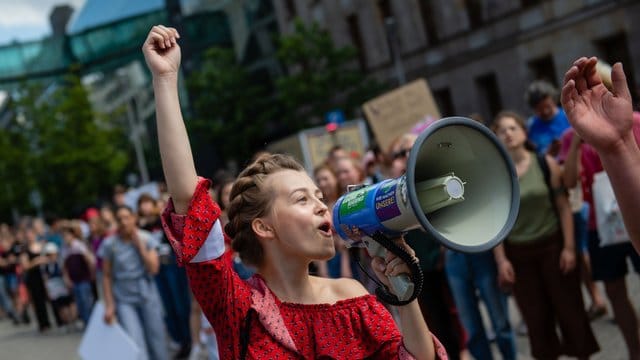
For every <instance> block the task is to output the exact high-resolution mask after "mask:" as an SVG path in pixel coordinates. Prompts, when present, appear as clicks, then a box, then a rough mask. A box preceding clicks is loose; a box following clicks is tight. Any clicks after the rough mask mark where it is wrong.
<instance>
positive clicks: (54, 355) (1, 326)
mask: <svg viewBox="0 0 640 360" xmlns="http://www.w3.org/2000/svg"><path fill="white" fill-rule="evenodd" d="M627 284H628V286H629V293H630V294H631V297H632V300H633V303H634V304H635V306H636V310H637V311H638V312H640V279H639V277H638V275H637V274H633V275H630V276H627ZM512 314H513V323H514V324H517V323H518V321H519V320H518V316H517V312H516V311H515V308H514V311H512ZM593 327H594V330H595V333H596V338H597V339H598V342H599V343H600V348H601V349H604V350H602V351H600V352H599V353H598V354H597V355H596V356H594V357H593V358H592V359H595V360H617V359H625V357H626V350H625V346H624V342H623V340H622V337H621V335H620V333H619V332H618V329H617V327H616V326H615V324H614V323H613V321H612V318H611V313H610V312H609V314H608V315H607V316H605V317H603V318H600V319H599V320H597V321H594V322H593ZM81 336H82V334H80V333H72V334H62V333H60V332H57V331H55V330H52V331H51V332H49V333H48V334H45V335H40V334H38V332H37V331H36V328H35V325H33V323H32V325H31V326H21V327H14V326H13V325H11V323H10V322H9V321H8V320H4V321H0V359H11V360H36V359H47V360H58V359H59V360H68V359H77V358H78V355H77V347H78V345H79V343H80V339H81ZM517 339H518V352H519V354H520V356H519V358H520V359H523V360H527V359H531V357H530V356H528V355H527V354H528V353H529V344H528V341H527V339H526V337H518V338H517ZM495 350H496V354H498V353H497V348H496V349H495ZM496 358H499V356H497V357H496Z"/></svg>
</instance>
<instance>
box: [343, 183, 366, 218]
mask: <svg viewBox="0 0 640 360" xmlns="http://www.w3.org/2000/svg"><path fill="white" fill-rule="evenodd" d="M366 195H367V193H366V192H365V191H363V190H362V189H361V190H356V191H353V192H350V193H348V194H346V195H345V196H344V200H343V201H342V203H341V206H340V216H349V215H351V214H353V213H357V212H358V211H360V210H363V209H364V206H365V204H364V200H365V198H366Z"/></svg>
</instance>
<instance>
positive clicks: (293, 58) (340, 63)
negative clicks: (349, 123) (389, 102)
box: [276, 20, 385, 130]
mask: <svg viewBox="0 0 640 360" xmlns="http://www.w3.org/2000/svg"><path fill="white" fill-rule="evenodd" d="M278 45H279V46H278V58H279V60H280V61H281V62H282V64H283V65H284V66H285V67H286V68H287V69H288V74H287V75H286V76H283V77H281V78H278V79H277V80H276V87H277V90H278V99H279V101H280V102H281V103H282V104H283V105H284V109H285V114H284V116H283V117H282V119H281V120H282V121H284V122H285V124H286V125H287V126H288V127H289V128H291V129H292V130H301V129H304V128H307V127H309V126H314V125H316V126H317V125H319V124H320V123H322V122H323V119H324V115H325V114H326V113H327V112H329V111H331V110H334V109H341V110H343V111H344V112H345V114H346V115H347V117H348V118H351V117H353V116H355V115H356V113H357V110H358V109H359V108H360V106H361V105H362V103H364V102H365V101H367V100H369V99H371V98H373V97H375V96H376V95H379V94H380V93H381V92H382V91H383V90H384V88H385V85H384V84H381V83H380V82H378V81H376V80H374V79H370V78H367V77H366V76H365V74H364V72H363V71H362V70H361V69H360V68H359V67H358V63H357V50H356V49H355V48H353V47H351V46H345V47H336V46H335V44H334V43H333V41H332V39H331V36H330V35H329V33H328V32H327V31H325V30H322V29H320V27H319V26H318V24H315V23H314V24H311V25H308V26H306V25H304V24H303V23H302V22H301V21H299V20H296V22H295V32H294V33H292V34H290V35H283V36H281V37H280V38H279V40H278Z"/></svg>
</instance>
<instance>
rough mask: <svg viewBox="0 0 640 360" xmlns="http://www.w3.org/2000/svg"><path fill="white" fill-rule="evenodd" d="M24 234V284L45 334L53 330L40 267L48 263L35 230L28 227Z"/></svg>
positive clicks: (22, 263) (40, 328) (40, 327)
mask: <svg viewBox="0 0 640 360" xmlns="http://www.w3.org/2000/svg"><path fill="white" fill-rule="evenodd" d="M23 232H24V236H25V240H26V243H25V250H24V252H23V253H22V254H21V257H20V264H21V266H22V269H23V271H24V283H25V285H26V287H27V290H28V291H29V298H30V300H31V304H33V308H34V311H35V313H36V319H37V321H38V330H39V331H40V332H41V333H44V332H47V331H48V330H49V329H50V328H51V323H50V322H49V313H48V311H47V291H46V289H45V286H44V279H43V277H42V271H41V270H40V267H41V266H42V265H44V264H45V263H46V262H47V258H46V257H45V256H44V255H43V253H42V246H43V244H42V243H41V242H38V240H37V237H36V233H35V232H34V231H33V229H31V228H29V227H27V228H25V229H24V230H23Z"/></svg>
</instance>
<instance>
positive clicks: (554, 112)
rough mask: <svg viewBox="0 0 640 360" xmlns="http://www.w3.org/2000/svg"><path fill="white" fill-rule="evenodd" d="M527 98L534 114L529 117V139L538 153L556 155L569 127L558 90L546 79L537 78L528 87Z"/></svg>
mask: <svg viewBox="0 0 640 360" xmlns="http://www.w3.org/2000/svg"><path fill="white" fill-rule="evenodd" d="M525 99H526V101H527V103H528V104H529V106H530V107H531V109H532V110H533V112H534V115H533V116H532V117H531V118H530V119H529V126H528V129H527V132H528V134H529V140H530V141H531V142H532V143H533V144H534V145H535V146H536V150H537V152H538V154H547V153H548V154H550V155H551V156H553V157H555V156H556V155H557V153H558V150H559V146H560V137H561V136H562V133H563V132H564V131H565V130H566V129H568V128H569V126H570V125H569V121H568V120H567V115H566V114H565V113H564V110H563V109H562V108H560V107H559V106H558V90H557V89H556V88H555V87H554V86H553V85H551V84H550V83H549V82H547V81H545V80H536V81H534V82H533V83H531V85H529V87H528V88H527V92H526V93H525Z"/></svg>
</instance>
